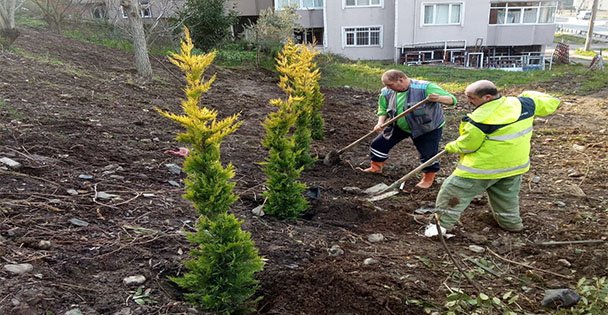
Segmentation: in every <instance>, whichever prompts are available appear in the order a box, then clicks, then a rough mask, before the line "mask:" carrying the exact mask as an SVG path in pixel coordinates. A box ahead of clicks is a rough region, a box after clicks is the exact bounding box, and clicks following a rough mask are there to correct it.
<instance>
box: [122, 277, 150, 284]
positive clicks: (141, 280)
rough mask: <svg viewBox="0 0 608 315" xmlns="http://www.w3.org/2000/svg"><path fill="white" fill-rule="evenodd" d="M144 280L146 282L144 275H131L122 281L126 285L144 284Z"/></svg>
mask: <svg viewBox="0 0 608 315" xmlns="http://www.w3.org/2000/svg"><path fill="white" fill-rule="evenodd" d="M144 282H146V277H144V276H142V275H136V276H129V277H126V278H124V279H122V283H123V284H124V285H126V286H134V285H140V284H144Z"/></svg>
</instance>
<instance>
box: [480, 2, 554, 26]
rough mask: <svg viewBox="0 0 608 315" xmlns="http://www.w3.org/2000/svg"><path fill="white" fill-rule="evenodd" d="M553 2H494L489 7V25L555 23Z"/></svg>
mask: <svg viewBox="0 0 608 315" xmlns="http://www.w3.org/2000/svg"><path fill="white" fill-rule="evenodd" d="M556 9H557V2H555V1H531V2H495V3H492V4H491V5H490V22H489V23H490V24H543V23H553V22H554V21H555V11H556Z"/></svg>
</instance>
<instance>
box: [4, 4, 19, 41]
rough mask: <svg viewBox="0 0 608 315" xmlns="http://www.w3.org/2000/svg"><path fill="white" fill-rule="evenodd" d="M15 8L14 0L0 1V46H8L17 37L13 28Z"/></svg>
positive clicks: (16, 32)
mask: <svg viewBox="0 0 608 315" xmlns="http://www.w3.org/2000/svg"><path fill="white" fill-rule="evenodd" d="M16 8H17V2H16V0H3V1H0V47H4V46H10V45H11V44H12V43H13V42H14V41H15V39H17V37H19V31H18V30H17V29H16V28H15V10H16Z"/></svg>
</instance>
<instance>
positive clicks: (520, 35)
mask: <svg viewBox="0 0 608 315" xmlns="http://www.w3.org/2000/svg"><path fill="white" fill-rule="evenodd" d="M107 1H110V2H114V3H116V2H117V1H118V0H107ZM140 1H141V2H142V4H143V5H142V8H143V9H142V16H143V17H149V18H155V17H156V14H157V12H156V11H158V12H162V13H161V14H164V15H170V14H172V12H174V11H175V10H176V9H175V8H176V7H179V6H180V5H183V1H184V0H140ZM228 5H229V6H231V7H233V8H235V9H236V10H237V11H238V12H239V13H240V16H241V20H240V22H241V23H240V24H241V25H244V24H247V23H254V22H255V21H256V20H257V16H258V15H259V12H260V11H261V10H263V9H267V8H274V9H275V10H282V9H284V8H286V7H288V6H295V7H296V8H297V11H296V12H297V13H298V14H299V15H300V25H301V29H300V30H298V31H297V32H296V33H295V34H294V36H295V38H296V40H297V41H299V42H306V43H316V44H317V45H318V46H319V47H320V48H321V49H323V50H324V51H326V52H330V53H334V54H339V55H342V56H344V57H347V58H350V59H354V60H358V59H360V60H393V61H395V62H400V63H411V64H414V63H416V64H420V63H436V62H437V63H439V62H442V63H446V62H449V63H455V64H462V65H465V66H471V67H488V66H489V67H502V66H507V67H508V66H513V65H518V66H526V65H534V64H540V63H542V62H543V61H542V58H543V55H544V50H545V47H546V46H547V45H549V44H550V43H552V41H553V35H554V33H555V28H556V25H555V22H554V21H555V13H556V11H557V5H558V3H557V0H536V1H520V0H229V1H228ZM114 6H116V5H114ZM161 8H165V9H161ZM167 8H170V9H167ZM236 31H237V32H238V29H237V30H236Z"/></svg>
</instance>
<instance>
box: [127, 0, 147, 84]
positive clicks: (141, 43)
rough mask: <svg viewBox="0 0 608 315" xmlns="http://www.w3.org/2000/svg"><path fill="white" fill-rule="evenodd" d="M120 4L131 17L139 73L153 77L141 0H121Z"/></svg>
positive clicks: (136, 66)
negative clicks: (140, 5) (140, 4)
mask: <svg viewBox="0 0 608 315" xmlns="http://www.w3.org/2000/svg"><path fill="white" fill-rule="evenodd" d="M120 5H121V6H122V7H123V10H124V11H125V13H126V14H127V17H128V19H129V28H130V30H131V35H132V39H133V50H134V53H135V68H136V69H137V74H139V76H141V77H142V78H144V79H151V78H152V65H151V64H150V56H149V55H148V45H147V43H146V33H145V31H144V23H143V21H142V18H141V15H140V7H139V0H121V1H120Z"/></svg>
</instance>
